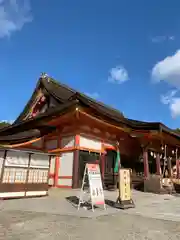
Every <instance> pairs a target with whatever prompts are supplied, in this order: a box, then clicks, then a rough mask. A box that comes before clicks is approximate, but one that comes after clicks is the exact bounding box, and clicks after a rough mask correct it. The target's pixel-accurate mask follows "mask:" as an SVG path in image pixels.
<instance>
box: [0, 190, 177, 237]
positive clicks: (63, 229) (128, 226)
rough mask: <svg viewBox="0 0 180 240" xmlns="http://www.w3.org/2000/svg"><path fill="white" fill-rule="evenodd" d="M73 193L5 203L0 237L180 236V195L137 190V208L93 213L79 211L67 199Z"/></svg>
mask: <svg viewBox="0 0 180 240" xmlns="http://www.w3.org/2000/svg"><path fill="white" fill-rule="evenodd" d="M72 195H77V192H76V191H61V193H59V192H54V193H52V194H51V197H48V198H37V199H25V200H23V199H21V200H11V201H6V202H2V204H1V214H0V239H5V240H8V239H13V240H16V239H17V240H21V239H22V240H24V239H25V240H30V239H31V240H32V239H33V240H37V239H45V240H46V239H48V240H51V239H61V240H65V239H79V240H80V239H87V240H88V239H101V238H102V239H104V240H106V239H108V240H109V239H111V238H113V239H127V240H128V239H137V240H141V239H158V240H159V239H163V240H166V239H180V213H179V212H180V210H179V208H180V207H179V206H180V198H179V197H173V196H160V195H153V194H146V193H144V194H143V193H139V192H133V199H134V201H135V204H136V208H135V209H129V210H127V211H118V210H114V209H112V208H110V207H108V209H107V211H106V213H105V211H103V210H99V209H96V210H95V213H94V214H93V213H92V212H91V211H89V210H85V209H81V210H80V212H77V209H76V208H74V207H73V206H72V205H71V204H70V203H68V202H67V201H66V200H65V197H66V196H72ZM105 196H106V198H107V199H110V200H115V198H116V193H109V192H106V193H105ZM160 203H161V204H160ZM104 214H106V215H104ZM163 215H164V217H163ZM155 218H159V219H155ZM163 218H164V219H169V220H164V219H163Z"/></svg>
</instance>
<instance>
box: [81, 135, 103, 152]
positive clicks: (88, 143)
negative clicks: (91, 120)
mask: <svg viewBox="0 0 180 240" xmlns="http://www.w3.org/2000/svg"><path fill="white" fill-rule="evenodd" d="M79 145H80V147H84V148H89V149H94V150H99V151H100V150H101V146H102V143H101V141H100V140H95V139H91V138H89V137H84V136H80V140H79Z"/></svg>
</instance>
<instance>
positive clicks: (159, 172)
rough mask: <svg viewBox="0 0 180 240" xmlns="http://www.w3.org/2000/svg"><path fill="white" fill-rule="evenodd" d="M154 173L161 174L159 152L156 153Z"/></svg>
mask: <svg viewBox="0 0 180 240" xmlns="http://www.w3.org/2000/svg"><path fill="white" fill-rule="evenodd" d="M156 173H157V175H160V174H161V162H160V154H159V153H157V154H156Z"/></svg>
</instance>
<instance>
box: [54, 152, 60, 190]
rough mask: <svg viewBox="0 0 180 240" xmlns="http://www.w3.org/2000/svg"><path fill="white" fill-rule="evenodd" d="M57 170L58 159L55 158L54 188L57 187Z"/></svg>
mask: <svg viewBox="0 0 180 240" xmlns="http://www.w3.org/2000/svg"><path fill="white" fill-rule="evenodd" d="M59 168H60V157H59V156H56V160H55V176H54V186H55V187H57V186H58V178H59Z"/></svg>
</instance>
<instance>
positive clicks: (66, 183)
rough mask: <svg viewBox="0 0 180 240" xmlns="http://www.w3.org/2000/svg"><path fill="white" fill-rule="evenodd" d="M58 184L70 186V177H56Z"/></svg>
mask: <svg viewBox="0 0 180 240" xmlns="http://www.w3.org/2000/svg"><path fill="white" fill-rule="evenodd" d="M58 185H63V186H70V187H71V186H72V179H58Z"/></svg>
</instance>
